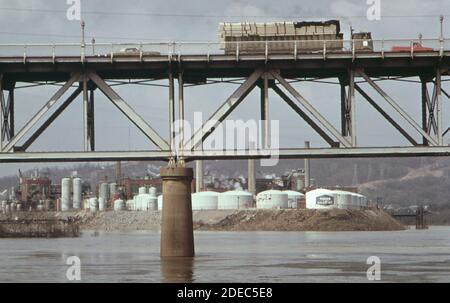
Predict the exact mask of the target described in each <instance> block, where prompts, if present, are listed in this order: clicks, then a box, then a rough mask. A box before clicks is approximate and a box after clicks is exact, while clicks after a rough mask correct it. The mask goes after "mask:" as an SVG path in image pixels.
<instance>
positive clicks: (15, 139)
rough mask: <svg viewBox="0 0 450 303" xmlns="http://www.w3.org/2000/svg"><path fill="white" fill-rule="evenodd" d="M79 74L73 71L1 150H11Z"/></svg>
mask: <svg viewBox="0 0 450 303" xmlns="http://www.w3.org/2000/svg"><path fill="white" fill-rule="evenodd" d="M80 76H81V74H80V73H75V74H74V75H72V77H71V78H70V79H69V80H68V81H67V82H66V83H65V84H64V85H63V86H62V87H61V88H59V89H58V91H57V92H56V93H55V94H54V95H53V96H52V97H51V98H50V100H49V101H48V102H47V103H46V104H45V105H44V106H43V107H42V108H41V109H40V110H39V111H38V112H37V113H36V114H35V115H34V116H33V117H32V118H31V120H30V121H28V123H27V124H25V126H24V127H23V128H22V129H21V130H20V131H19V132H18V133H17V135H15V136H14V137H13V138H11V140H10V141H9V142H8V144H6V146H5V148H4V149H3V151H6V152H9V151H12V149H13V147H14V145H16V144H17V142H19V140H20V139H22V138H23V136H24V135H25V134H26V133H27V132H28V131H29V130H30V129H31V128H32V127H33V126H34V125H35V124H36V123H37V122H38V121H39V120H40V119H41V118H42V116H44V114H45V113H47V112H48V111H49V110H50V109H51V108H52V107H53V106H55V104H56V103H57V102H58V100H59V99H60V98H61V97H62V95H64V93H65V92H66V91H67V90H68V89H69V88H70V87H71V86H72V84H73V83H75V82H76V81H78V80H79V79H80Z"/></svg>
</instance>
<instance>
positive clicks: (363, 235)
mask: <svg viewBox="0 0 450 303" xmlns="http://www.w3.org/2000/svg"><path fill="white" fill-rule="evenodd" d="M159 237H160V235H159V233H158V232H127V233H119V232H100V233H97V232H93V231H85V232H84V233H83V235H82V237H81V238H64V239H0V282H69V281H68V279H67V276H66V272H67V271H68V269H69V267H70V265H67V264H66V260H67V258H68V257H70V256H77V257H78V258H79V260H80V262H81V265H80V277H81V282H368V279H367V275H366V272H367V269H368V268H369V267H370V265H367V264H366V261H367V258H368V257H370V256H376V257H378V258H379V259H380V261H381V264H380V268H381V276H380V278H381V282H450V227H431V228H430V229H428V230H414V229H410V230H406V231H395V232H196V233H195V245H196V257H195V258H193V259H183V260H168V261H164V262H161V260H160V258H159Z"/></svg>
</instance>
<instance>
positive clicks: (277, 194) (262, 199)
mask: <svg viewBox="0 0 450 303" xmlns="http://www.w3.org/2000/svg"><path fill="white" fill-rule="evenodd" d="M256 208H261V209H281V208H288V195H287V194H286V193H283V192H282V191H280V190H274V189H271V190H266V191H262V192H260V193H259V194H258V195H256Z"/></svg>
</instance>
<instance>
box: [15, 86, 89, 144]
mask: <svg viewBox="0 0 450 303" xmlns="http://www.w3.org/2000/svg"><path fill="white" fill-rule="evenodd" d="M82 90H83V89H82V88H81V87H78V88H77V89H76V90H75V91H74V92H73V93H72V94H71V95H70V96H69V97H68V98H67V99H66V101H64V103H63V104H61V105H60V106H59V107H58V109H56V110H55V111H54V112H53V114H52V115H51V116H50V117H49V118H48V119H47V120H46V121H45V122H44V123H43V124H42V125H41V126H40V127H39V128H38V129H37V130H36V131H35V132H34V133H33V134H32V135H31V136H30V137H29V138H28V140H27V141H25V143H24V144H22V146H20V148H19V150H20V151H26V150H27V149H28V148H29V147H30V145H31V144H33V142H34V141H36V139H37V138H39V136H40V135H41V134H42V133H43V132H44V131H45V130H46V129H47V128H48V127H49V126H50V125H51V124H52V123H53V121H55V120H56V118H58V117H59V115H61V113H62V112H63V111H64V110H65V109H66V108H67V107H68V106H69V105H70V104H71V103H72V102H73V100H75V99H76V98H77V97H78V95H79V94H80V93H81V91H82Z"/></svg>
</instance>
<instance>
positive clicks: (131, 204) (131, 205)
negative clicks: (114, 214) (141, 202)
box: [126, 200, 135, 210]
mask: <svg viewBox="0 0 450 303" xmlns="http://www.w3.org/2000/svg"><path fill="white" fill-rule="evenodd" d="M126 206H127V210H135V204H134V200H128V201H127V202H126Z"/></svg>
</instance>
